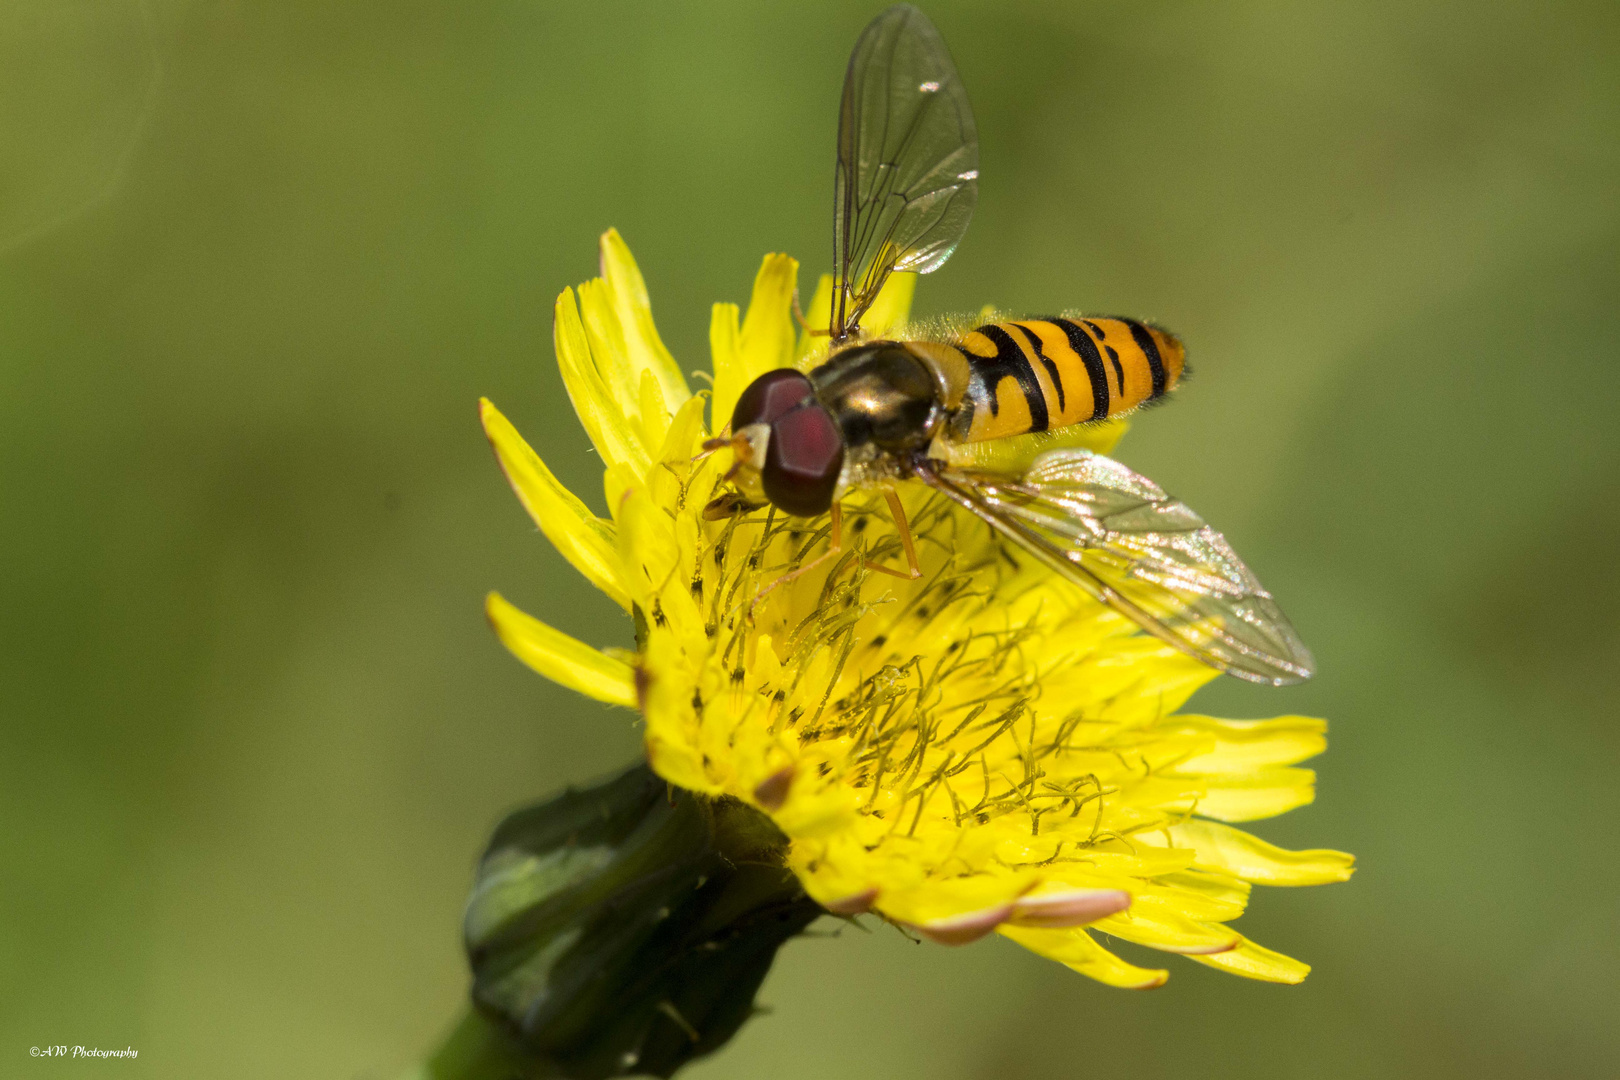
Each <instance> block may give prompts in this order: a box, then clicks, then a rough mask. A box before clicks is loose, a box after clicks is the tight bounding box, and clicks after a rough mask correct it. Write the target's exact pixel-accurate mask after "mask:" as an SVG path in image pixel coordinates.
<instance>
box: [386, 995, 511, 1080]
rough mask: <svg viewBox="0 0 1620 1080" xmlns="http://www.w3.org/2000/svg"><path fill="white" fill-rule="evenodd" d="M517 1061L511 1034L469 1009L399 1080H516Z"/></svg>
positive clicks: (474, 1010)
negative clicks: (423, 1058)
mask: <svg viewBox="0 0 1620 1080" xmlns="http://www.w3.org/2000/svg"><path fill="white" fill-rule="evenodd" d="M519 1062H520V1058H519V1057H518V1056H517V1054H516V1053H515V1052H514V1047H513V1045H512V1039H511V1036H509V1035H507V1034H506V1032H504V1031H502V1030H501V1029H500V1028H499V1027H497V1026H496V1025H495V1024H492V1023H491V1022H490V1021H489V1020H487V1019H485V1018H484V1017H483V1016H482V1015H481V1014H480V1013H479V1012H478V1010H476V1009H472V1008H469V1009H467V1011H466V1012H465V1013H464V1014H463V1015H462V1017H461V1020H460V1022H459V1023H457V1024H456V1026H455V1027H454V1028H452V1029H451V1030H450V1033H449V1034H448V1035H446V1036H445V1037H444V1041H443V1042H442V1043H440V1044H439V1047H438V1049H436V1050H434V1051H433V1053H431V1054H429V1055H428V1057H427V1058H426V1059H425V1060H423V1061H422V1062H421V1063H420V1064H418V1065H416V1066H415V1067H413V1068H412V1069H410V1070H409V1071H407V1072H405V1073H403V1074H402V1075H401V1076H400V1078H399V1080H519V1078H520V1077H522V1076H523V1071H522V1066H521V1065H520V1064H519Z"/></svg>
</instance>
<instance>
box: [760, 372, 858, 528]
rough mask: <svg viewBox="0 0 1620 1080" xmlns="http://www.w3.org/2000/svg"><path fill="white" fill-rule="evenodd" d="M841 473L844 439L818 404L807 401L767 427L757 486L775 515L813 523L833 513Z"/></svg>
mask: <svg viewBox="0 0 1620 1080" xmlns="http://www.w3.org/2000/svg"><path fill="white" fill-rule="evenodd" d="M754 385H756V386H757V385H759V384H758V383H755V384H754ZM843 468H844V439H843V435H842V434H841V433H840V432H839V430H838V424H837V422H835V421H834V420H833V418H832V414H831V413H829V412H828V411H827V410H826V409H824V408H822V407H821V404H820V403H819V402H816V401H811V402H810V403H808V404H805V405H801V406H799V407H798V408H796V409H793V410H792V411H791V412H788V413H784V414H783V415H782V416H781V417H779V418H778V419H777V420H776V422H775V423H773V424H772V425H771V441H770V444H769V445H768V446H767V447H766V449H765V468H764V469H763V470H761V472H760V481H761V483H762V484H763V485H764V487H765V495H766V497H767V498H769V499H770V500H771V502H772V503H773V504H775V505H776V506H777V507H779V508H780V509H782V510H784V511H786V512H787V513H789V514H793V515H795V516H796V517H815V516H816V515H817V514H825V513H826V512H827V511H828V510H829V509H830V508H831V507H832V501H833V492H834V491H835V490H837V488H838V476H839V473H840V472H842V470H843Z"/></svg>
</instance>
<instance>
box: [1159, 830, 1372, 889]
mask: <svg viewBox="0 0 1620 1080" xmlns="http://www.w3.org/2000/svg"><path fill="white" fill-rule="evenodd" d="M1170 836H1171V838H1172V840H1173V841H1174V843H1175V845H1176V846H1177V847H1190V848H1192V849H1193V850H1194V851H1196V852H1198V861H1199V862H1200V863H1201V864H1203V865H1205V866H1213V867H1218V868H1220V869H1222V870H1225V871H1227V872H1229V873H1231V874H1233V875H1234V876H1236V877H1240V878H1242V879H1243V880H1244V881H1252V882H1254V883H1255V884H1256V885H1325V884H1328V883H1329V882H1334V881H1348V880H1349V879H1350V875H1351V874H1352V873H1353V872H1354V870H1355V866H1354V864H1355V856H1354V855H1347V854H1345V853H1344V852H1342V851H1329V850H1326V849H1322V848H1318V849H1315V850H1311V851H1288V850H1286V849H1285V848H1280V847H1277V846H1275V845H1274V844H1268V843H1266V842H1265V841H1264V840H1261V839H1260V838H1259V837H1257V836H1250V835H1249V834H1248V833H1246V832H1244V831H1243V830H1242V829H1234V828H1232V827H1231V826H1230V825H1218V824H1216V823H1215V822H1213V821H1197V820H1194V821H1187V822H1183V823H1182V824H1180V825H1173V826H1171V827H1170ZM1144 839H1147V837H1144Z"/></svg>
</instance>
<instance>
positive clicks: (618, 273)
mask: <svg viewBox="0 0 1620 1080" xmlns="http://www.w3.org/2000/svg"><path fill="white" fill-rule="evenodd" d="M601 257H602V279H603V280H604V281H606V282H607V286H608V292H609V295H610V296H611V298H612V301H613V309H614V310H615V311H616V312H618V315H619V326H620V328H621V329H622V331H623V333H624V343H625V348H626V350H627V351H628V353H629V357H630V364H631V369H632V370H633V371H635V372H636V373H637V378H638V380H639V378H640V375H639V373H640V372H642V371H651V372H652V373H653V377H654V378H656V379H657V380H658V386H659V388H660V389H661V390H662V391H663V395H664V411H665V412H668V413H673V412H674V411H675V410H677V409H679V408H680V407H681V406H682V405H684V404H686V399H687V398H689V397H691V396H692V392H691V391H690V390H689V389H687V386H686V377H685V376H683V375H682V374H681V368H680V365H679V364H677V363H675V358H674V357H673V356H671V355H670V354H669V350H668V349H666V348H665V347H664V342H663V340H662V339H661V338H659V336H658V327H657V326H656V325H654V323H653V316H652V301H651V300H649V299H648V297H647V283H646V281H644V280H643V279H642V277H641V268H640V267H638V266H637V265H636V260H635V258H634V257H633V256H632V255H631V254H630V248H629V246H628V245H626V244H625V242H624V237H622V236H620V235H619V230H617V229H609V230H608V231H607V232H605V233H603V234H602V243H601Z"/></svg>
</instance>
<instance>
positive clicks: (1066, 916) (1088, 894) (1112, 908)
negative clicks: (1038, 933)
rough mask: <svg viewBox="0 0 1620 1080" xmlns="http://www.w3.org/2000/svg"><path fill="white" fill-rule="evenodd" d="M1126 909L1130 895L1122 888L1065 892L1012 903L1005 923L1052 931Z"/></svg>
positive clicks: (1043, 894)
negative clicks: (1010, 913) (1011, 911)
mask: <svg viewBox="0 0 1620 1080" xmlns="http://www.w3.org/2000/svg"><path fill="white" fill-rule="evenodd" d="M1130 906H1131V894H1130V893H1128V892H1126V891H1125V890H1124V889H1067V890H1065V891H1063V892H1050V893H1042V894H1041V895H1039V896H1025V897H1022V898H1020V899H1018V900H1015V901H1014V902H1013V914H1012V918H1011V919H1010V920H1009V921H1010V922H1011V923H1012V924H1013V925H1014V926H1030V927H1039V928H1043V929H1049V930H1055V929H1061V928H1064V927H1069V926H1084V925H1085V924H1086V923H1089V922H1096V921H1097V920H1098V919H1102V918H1106V917H1107V916H1109V915H1117V914H1119V913H1120V912H1122V911H1124V910H1125V909H1126V908H1128V907H1130Z"/></svg>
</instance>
